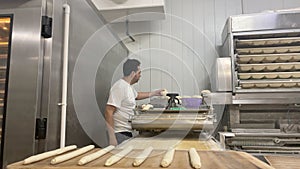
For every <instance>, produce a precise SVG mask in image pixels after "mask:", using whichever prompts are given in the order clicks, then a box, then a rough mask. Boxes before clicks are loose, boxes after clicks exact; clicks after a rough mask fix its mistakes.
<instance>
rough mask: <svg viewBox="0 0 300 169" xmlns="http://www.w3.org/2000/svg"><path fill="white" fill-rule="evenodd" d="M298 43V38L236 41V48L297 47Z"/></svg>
mask: <svg viewBox="0 0 300 169" xmlns="http://www.w3.org/2000/svg"><path fill="white" fill-rule="evenodd" d="M299 43H300V37H281V38H262V39H238V40H236V45H237V47H249V46H251V47H259V46H275V45H276V46H282V45H297V44H299Z"/></svg>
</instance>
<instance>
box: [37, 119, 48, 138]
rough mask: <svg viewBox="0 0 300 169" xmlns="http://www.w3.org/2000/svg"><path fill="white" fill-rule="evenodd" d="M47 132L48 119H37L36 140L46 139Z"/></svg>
mask: <svg viewBox="0 0 300 169" xmlns="http://www.w3.org/2000/svg"><path fill="white" fill-rule="evenodd" d="M46 132H47V118H43V119H40V118H37V119H36V123H35V139H37V140H40V139H45V138H46Z"/></svg>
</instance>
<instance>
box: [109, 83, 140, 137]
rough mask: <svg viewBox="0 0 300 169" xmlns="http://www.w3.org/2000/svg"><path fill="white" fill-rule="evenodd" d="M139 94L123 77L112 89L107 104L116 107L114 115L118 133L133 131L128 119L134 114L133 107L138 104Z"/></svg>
mask: <svg viewBox="0 0 300 169" xmlns="http://www.w3.org/2000/svg"><path fill="white" fill-rule="evenodd" d="M137 95H138V93H137V91H136V90H135V89H134V88H133V87H132V86H131V85H130V84H129V83H127V82H126V81H125V80H123V79H120V80H118V81H117V82H116V83H115V84H114V85H113V86H112V88H111V89H110V94H109V98H108V101H107V104H108V105H112V106H115V107H116V111H115V113H114V115H113V117H114V130H115V132H116V133H118V132H124V131H129V132H131V131H132V128H131V124H130V123H129V122H128V120H129V116H130V115H134V112H133V109H134V108H135V106H136V101H135V98H136V97H137Z"/></svg>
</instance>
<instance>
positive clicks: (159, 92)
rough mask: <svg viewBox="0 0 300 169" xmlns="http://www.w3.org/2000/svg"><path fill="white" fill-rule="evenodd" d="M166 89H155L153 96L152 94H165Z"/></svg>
mask: <svg viewBox="0 0 300 169" xmlns="http://www.w3.org/2000/svg"><path fill="white" fill-rule="evenodd" d="M165 91H167V90H166V89H160V90H155V91H153V92H151V97H152V96H164V94H165Z"/></svg>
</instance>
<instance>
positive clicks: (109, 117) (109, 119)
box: [105, 105, 118, 146]
mask: <svg viewBox="0 0 300 169" xmlns="http://www.w3.org/2000/svg"><path fill="white" fill-rule="evenodd" d="M115 111H116V107H114V106H112V105H106V108H105V120H106V126H107V130H108V137H109V144H110V145H114V146H115V145H117V144H118V142H117V139H116V135H115V130H114V117H113V115H114V112H115Z"/></svg>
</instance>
